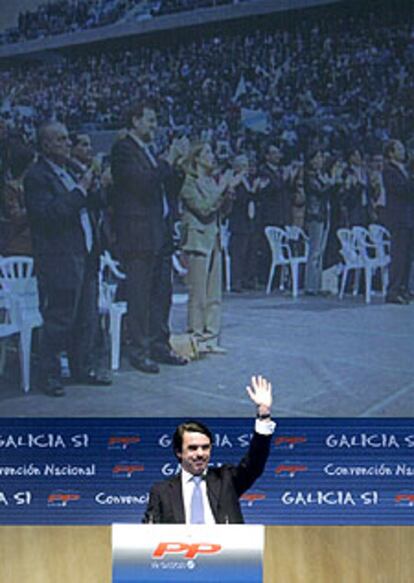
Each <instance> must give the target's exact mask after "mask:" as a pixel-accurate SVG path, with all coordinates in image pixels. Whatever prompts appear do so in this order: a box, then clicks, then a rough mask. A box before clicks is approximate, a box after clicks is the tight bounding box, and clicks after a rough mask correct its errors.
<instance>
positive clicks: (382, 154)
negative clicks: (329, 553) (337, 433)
mask: <svg viewBox="0 0 414 583" xmlns="http://www.w3.org/2000/svg"><path fill="white" fill-rule="evenodd" d="M413 30H414V29H413V6H412V3H411V2H409V1H405V0H395V1H394V2H387V1H386V0H383V1H382V0H380V1H371V0H367V1H364V2H361V1H353V0H338V1H332V0H331V1H327V0H325V1H323V0H322V1H321V0H319V1H318V0H291V1H290V2H288V3H287V2H281V1H280V2H279V1H269V0H244V1H236V0H233V1H231V0H151V1H143V0H129V1H128V2H125V1H112V2H106V1H101V2H88V1H86V0H85V1H77V2H74V1H71V0H61V1H59V2H48V3H45V2H44V1H43V2H42V1H39V2H38V1H35V0H32V1H29V0H26V1H24V0H22V1H20V2H15V3H7V6H6V7H4V9H3V8H2V14H1V17H0V87H1V92H0V416H2V417H4V418H7V417H35V418H40V417H72V418H73V417H75V418H78V417H181V416H204V417H215V418H217V417H246V416H249V415H251V414H252V412H253V407H252V404H251V402H250V398H249V394H248V393H247V392H246V386H247V385H249V383H250V379H251V377H252V375H263V376H264V377H265V378H266V379H268V380H269V381H270V382H271V383H272V385H273V392H274V412H275V413H276V415H277V416H278V417H289V418H293V417H319V418H320V417H357V418H358V417H373V418H385V417H412V416H414V391H413V388H414V385H413V378H414V358H413V355H414V304H413V303H412V301H413V297H414V267H413V260H414V123H413V122H414V119H413V104H414V99H413V97H414V85H413V79H414V76H413V73H414V33H413Z"/></svg>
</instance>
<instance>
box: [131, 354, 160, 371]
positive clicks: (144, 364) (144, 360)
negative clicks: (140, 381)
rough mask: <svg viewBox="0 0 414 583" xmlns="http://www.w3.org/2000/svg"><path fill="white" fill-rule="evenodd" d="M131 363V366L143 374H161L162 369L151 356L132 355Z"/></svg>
mask: <svg viewBox="0 0 414 583" xmlns="http://www.w3.org/2000/svg"><path fill="white" fill-rule="evenodd" d="M129 362H130V363H131V366H133V367H134V368H136V369H138V370H140V371H142V372H147V373H150V374H157V373H158V372H160V367H159V366H158V364H157V363H156V362H155V361H154V360H152V358H150V357H149V356H132V355H131V356H130V357H129Z"/></svg>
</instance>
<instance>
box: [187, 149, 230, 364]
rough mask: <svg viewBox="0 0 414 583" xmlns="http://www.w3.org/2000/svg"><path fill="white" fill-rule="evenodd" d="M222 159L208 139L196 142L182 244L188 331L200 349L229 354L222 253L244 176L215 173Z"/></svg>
mask: <svg viewBox="0 0 414 583" xmlns="http://www.w3.org/2000/svg"><path fill="white" fill-rule="evenodd" d="M216 169H217V162H216V159H215V156H214V153H213V150H212V148H211V145H210V144H209V143H207V142H205V143H197V144H195V145H193V147H192V148H191V151H190V155H189V158H188V162H187V171H186V178H185V181H184V184H183V187H182V190H181V200H182V203H183V216H182V227H181V228H182V231H181V234H182V249H183V251H185V253H186V254H187V256H188V280H187V281H188V288H189V301H188V331H189V333H190V334H192V335H193V337H194V339H195V340H196V341H197V344H198V347H199V350H200V352H209V353H214V354H224V353H225V352H226V351H225V349H224V348H222V347H221V346H220V345H219V337H220V325H221V290H222V258H221V245H220V219H221V217H222V216H223V215H224V214H226V212H229V209H230V206H231V197H232V195H233V193H234V190H233V189H234V187H235V186H236V185H237V183H238V181H239V180H240V178H239V177H238V176H234V174H233V172H232V171H226V172H225V173H224V174H222V175H221V176H220V177H219V178H217V177H216V176H215V171H216Z"/></svg>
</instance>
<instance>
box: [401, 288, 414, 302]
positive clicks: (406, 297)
mask: <svg viewBox="0 0 414 583" xmlns="http://www.w3.org/2000/svg"><path fill="white" fill-rule="evenodd" d="M400 296H401V297H402V298H403V299H404V300H405V301H406V302H407V304H410V303H411V302H412V301H413V300H414V296H413V294H412V293H410V292H407V291H404V292H401V293H400Z"/></svg>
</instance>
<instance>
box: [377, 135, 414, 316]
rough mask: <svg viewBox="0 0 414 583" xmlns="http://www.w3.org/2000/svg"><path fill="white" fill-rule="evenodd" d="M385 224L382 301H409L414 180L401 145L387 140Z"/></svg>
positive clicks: (402, 302) (385, 152) (395, 302)
mask: <svg viewBox="0 0 414 583" xmlns="http://www.w3.org/2000/svg"><path fill="white" fill-rule="evenodd" d="M384 155H385V159H386V163H385V166H384V186H385V193H386V207H385V221H384V222H385V226H386V227H387V228H388V229H389V231H390V232H391V263H390V281H389V285H388V290H387V297H386V301H387V302H389V303H392V304H400V305H405V304H408V303H410V299H411V298H410V295H409V292H408V280H409V274H410V265H411V254H412V246H413V233H414V179H413V176H412V175H410V174H409V170H408V168H407V167H406V165H405V158H406V154H405V148H404V145H403V144H402V143H401V142H400V141H399V140H391V141H390V142H389V143H388V144H387V145H386V147H385V151H384Z"/></svg>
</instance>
